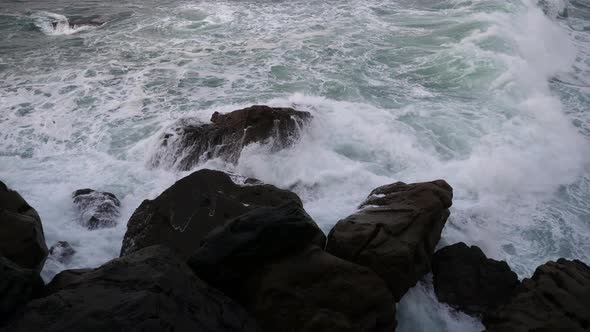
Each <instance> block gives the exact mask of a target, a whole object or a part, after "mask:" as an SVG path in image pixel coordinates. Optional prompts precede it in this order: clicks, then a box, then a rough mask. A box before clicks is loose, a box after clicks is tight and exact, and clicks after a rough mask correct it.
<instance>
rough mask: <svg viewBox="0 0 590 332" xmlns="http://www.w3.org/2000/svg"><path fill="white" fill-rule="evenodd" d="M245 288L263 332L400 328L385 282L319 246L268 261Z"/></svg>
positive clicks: (374, 331)
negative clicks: (397, 324)
mask: <svg viewBox="0 0 590 332" xmlns="http://www.w3.org/2000/svg"><path fill="white" fill-rule="evenodd" d="M245 292H246V293H247V294H248V296H247V301H246V303H245V304H244V305H245V306H246V307H247V309H248V310H249V311H250V312H251V313H253V315H254V316H255V318H256V319H257V321H258V323H259V325H260V326H261V328H262V329H263V330H264V331H282V332H312V331H313V332H329V331H338V332H357V331H371V332H391V331H395V326H396V322H395V302H394V299H393V297H392V295H391V293H390V292H389V290H388V288H387V285H386V284H385V282H384V281H383V280H382V279H381V278H379V276H377V275H376V274H375V272H373V271H372V270H371V269H369V268H366V267H363V266H359V265H356V264H354V263H351V262H347V261H344V260H342V259H340V258H337V257H335V256H332V255H330V254H328V253H326V252H325V251H323V250H322V249H321V248H319V247H317V246H309V247H308V248H307V249H305V250H303V251H301V252H299V253H297V254H295V255H292V256H288V257H285V258H283V259H280V260H278V261H276V262H274V263H272V264H269V265H266V266H265V267H264V268H262V269H261V270H260V271H259V272H258V273H257V275H255V276H253V277H250V278H248V282H247V285H246V290H245Z"/></svg>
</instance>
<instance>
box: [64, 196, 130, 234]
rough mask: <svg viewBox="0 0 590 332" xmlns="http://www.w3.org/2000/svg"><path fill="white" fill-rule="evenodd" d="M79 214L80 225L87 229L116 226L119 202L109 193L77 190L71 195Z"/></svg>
mask: <svg viewBox="0 0 590 332" xmlns="http://www.w3.org/2000/svg"><path fill="white" fill-rule="evenodd" d="M72 199H73V201H74V205H75V206H76V208H77V210H78V212H79V221H80V224H82V225H83V226H85V227H87V228H88V229H98V228H108V227H115V226H116V225H117V218H119V216H120V212H119V208H120V207H121V202H120V201H119V199H118V198H117V197H116V196H115V195H114V194H111V193H109V192H100V191H96V190H93V189H79V190H76V191H75V192H73V193H72Z"/></svg>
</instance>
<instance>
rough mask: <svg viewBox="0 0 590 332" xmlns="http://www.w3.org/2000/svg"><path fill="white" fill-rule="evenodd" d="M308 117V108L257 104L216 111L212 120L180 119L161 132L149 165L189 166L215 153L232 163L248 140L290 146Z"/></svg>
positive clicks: (274, 145) (277, 146)
mask: <svg viewBox="0 0 590 332" xmlns="http://www.w3.org/2000/svg"><path fill="white" fill-rule="evenodd" d="M311 118H312V117H311V115H310V114H309V113H308V112H301V111H296V110H294V109H292V108H275V107H269V106H259V105H256V106H252V107H248V108H244V109H241V110H237V111H233V112H230V113H226V114H221V113H218V112H215V113H214V114H213V116H212V117H211V123H201V122H198V121H195V120H193V119H183V120H180V121H179V122H178V123H177V124H176V125H174V126H173V127H172V128H171V129H170V130H169V131H167V132H166V133H165V134H164V135H163V136H162V138H161V143H160V147H159V149H158V151H157V152H156V153H155V155H154V156H153V158H152V165H153V166H155V167H159V166H166V167H174V168H177V169H180V170H189V169H191V168H192V167H194V166H195V165H196V164H198V163H199V161H202V160H207V159H212V158H218V157H219V158H222V159H224V160H226V161H229V162H232V163H235V162H237V161H238V159H239V157H240V153H241V152H242V149H243V148H244V147H245V146H247V145H248V144H251V143H266V144H269V145H270V146H271V148H272V149H276V150H278V149H282V148H284V147H286V146H289V145H290V144H291V143H292V142H293V141H294V140H296V139H297V137H298V135H299V132H300V129H301V126H303V125H304V124H305V123H306V122H309V121H310V120H311Z"/></svg>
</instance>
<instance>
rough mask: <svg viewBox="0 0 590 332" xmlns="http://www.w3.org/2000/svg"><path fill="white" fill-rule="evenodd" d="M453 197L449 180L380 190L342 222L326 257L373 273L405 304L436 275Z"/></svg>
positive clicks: (387, 186) (397, 183)
mask: <svg viewBox="0 0 590 332" xmlns="http://www.w3.org/2000/svg"><path fill="white" fill-rule="evenodd" d="M452 197H453V189H452V188H451V186H449V185H448V184H447V183H446V182H445V181H443V180H437V181H433V182H423V183H413V184H405V183H402V182H396V183H393V184H390V185H386V186H382V187H379V188H377V189H375V190H373V192H371V194H370V195H369V197H368V198H367V200H366V201H365V202H364V203H363V204H361V206H360V208H361V210H360V211H358V212H357V213H355V214H353V215H351V216H349V217H347V218H345V219H343V220H340V221H338V223H337V224H336V225H335V226H334V228H333V229H332V230H331V231H330V234H329V235H328V242H327V247H326V251H328V252H329V253H331V254H333V255H335V256H337V257H340V258H343V259H346V260H348V261H351V262H355V263H357V264H360V265H363V266H368V267H370V268H372V269H373V270H374V271H375V272H377V274H378V275H380V276H381V277H382V278H383V279H384V280H385V281H387V283H388V285H389V288H390V290H391V291H392V293H393V295H394V297H395V299H396V301H399V300H400V299H401V298H402V296H403V295H404V294H405V293H406V291H407V290H408V289H409V288H411V287H413V286H414V285H415V284H416V282H417V281H418V280H419V279H420V278H422V276H424V275H425V274H426V273H428V272H429V271H430V267H431V259H432V254H433V253H434V249H435V246H436V244H437V243H438V240H439V239H440V235H441V231H442V229H443V227H444V225H445V223H446V221H447V218H448V216H449V210H448V208H449V207H450V206H451V204H452Z"/></svg>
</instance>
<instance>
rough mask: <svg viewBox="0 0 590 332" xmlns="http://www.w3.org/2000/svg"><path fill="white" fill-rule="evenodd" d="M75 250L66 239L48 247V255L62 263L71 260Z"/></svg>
mask: <svg viewBox="0 0 590 332" xmlns="http://www.w3.org/2000/svg"><path fill="white" fill-rule="evenodd" d="M75 253H76V250H75V249H74V248H73V247H72V246H71V245H70V244H69V243H68V242H67V241H58V242H57V243H56V244H54V245H52V246H51V248H49V257H50V258H51V259H54V260H55V261H58V262H60V263H62V264H67V263H69V262H70V261H71V260H72V256H74V254H75Z"/></svg>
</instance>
